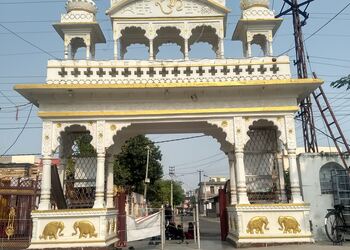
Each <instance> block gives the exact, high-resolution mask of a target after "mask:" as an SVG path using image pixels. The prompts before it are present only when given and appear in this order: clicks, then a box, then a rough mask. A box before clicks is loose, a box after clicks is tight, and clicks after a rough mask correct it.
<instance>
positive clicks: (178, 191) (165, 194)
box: [149, 180, 185, 207]
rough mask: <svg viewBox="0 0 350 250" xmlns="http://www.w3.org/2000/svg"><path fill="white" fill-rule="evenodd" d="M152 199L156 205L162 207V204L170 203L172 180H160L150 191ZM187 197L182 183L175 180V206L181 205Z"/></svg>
mask: <svg viewBox="0 0 350 250" xmlns="http://www.w3.org/2000/svg"><path fill="white" fill-rule="evenodd" d="M149 196H150V201H151V203H152V205H153V206H154V207H160V205H162V204H166V203H169V204H170V199H171V198H170V196H171V180H158V181H156V182H155V185H154V186H153V187H152V189H151V190H150V192H149ZM184 198H185V192H184V190H183V189H182V187H181V183H180V182H177V181H174V182H173V202H174V206H176V205H180V203H181V202H182V201H183V200H184Z"/></svg>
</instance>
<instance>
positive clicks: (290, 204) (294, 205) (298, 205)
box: [233, 203, 310, 207]
mask: <svg viewBox="0 0 350 250" xmlns="http://www.w3.org/2000/svg"><path fill="white" fill-rule="evenodd" d="M300 206H310V203H278V204H274V203H273V204H238V205H234V206H233V207H300Z"/></svg>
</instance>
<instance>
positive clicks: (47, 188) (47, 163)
mask: <svg viewBox="0 0 350 250" xmlns="http://www.w3.org/2000/svg"><path fill="white" fill-rule="evenodd" d="M42 161H43V171H42V175H41V193H40V203H39V210H50V209H51V204H50V196H51V156H49V155H44V156H43V158H42Z"/></svg>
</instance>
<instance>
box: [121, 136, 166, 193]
mask: <svg viewBox="0 0 350 250" xmlns="http://www.w3.org/2000/svg"><path fill="white" fill-rule="evenodd" d="M147 145H148V146H149V147H150V158H149V167H148V178H149V179H150V184H149V190H152V187H153V186H154V184H155V182H156V181H157V180H159V179H161V178H162V176H163V169H162V164H161V160H162V154H161V152H160V150H159V147H158V146H155V145H154V143H153V142H152V141H151V140H149V139H148V138H147V137H146V136H144V135H138V136H136V137H133V138H131V139H129V140H128V141H127V142H126V143H125V144H124V146H123V147H122V150H121V153H120V154H119V155H118V156H117V158H116V161H115V164H114V184H115V185H117V186H123V187H124V188H126V189H127V190H128V192H136V193H141V194H143V191H144V180H145V175H146V162H147V148H146V146H147ZM147 194H149V192H147ZM148 200H149V199H148Z"/></svg>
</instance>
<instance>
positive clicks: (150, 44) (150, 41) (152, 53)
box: [149, 39, 154, 61]
mask: <svg viewBox="0 0 350 250" xmlns="http://www.w3.org/2000/svg"><path fill="white" fill-rule="evenodd" d="M149 60H150V61H153V60H154V48H153V39H149Z"/></svg>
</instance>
